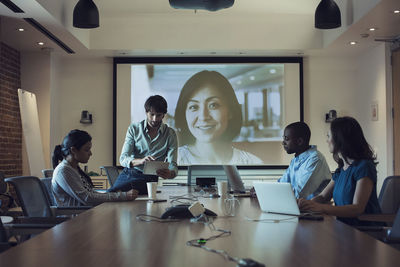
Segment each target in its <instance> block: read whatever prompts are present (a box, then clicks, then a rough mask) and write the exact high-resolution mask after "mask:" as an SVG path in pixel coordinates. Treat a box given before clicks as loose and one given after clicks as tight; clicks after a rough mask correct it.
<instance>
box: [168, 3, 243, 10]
mask: <svg viewBox="0 0 400 267" xmlns="http://www.w3.org/2000/svg"><path fill="white" fill-rule="evenodd" d="M234 3H235V0H213V1H209V0H169V5H170V6H171V7H173V8H177V9H194V10H197V9H204V10H208V11H218V10H220V9H224V8H228V7H231V6H233V4H234Z"/></svg>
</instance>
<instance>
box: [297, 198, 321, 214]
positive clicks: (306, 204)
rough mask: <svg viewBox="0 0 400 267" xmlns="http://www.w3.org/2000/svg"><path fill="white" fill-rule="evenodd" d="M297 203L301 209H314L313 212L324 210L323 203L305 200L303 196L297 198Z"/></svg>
mask: <svg viewBox="0 0 400 267" xmlns="http://www.w3.org/2000/svg"><path fill="white" fill-rule="evenodd" d="M297 205H298V206H299V209H300V210H301V211H315V212H321V213H323V212H325V209H324V206H325V205H324V204H321V203H318V202H316V201H313V200H306V199H304V198H300V199H298V200H297Z"/></svg>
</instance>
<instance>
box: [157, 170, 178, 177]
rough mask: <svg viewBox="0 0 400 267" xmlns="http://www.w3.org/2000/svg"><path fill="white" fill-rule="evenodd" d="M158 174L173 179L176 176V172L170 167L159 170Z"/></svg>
mask: <svg viewBox="0 0 400 267" xmlns="http://www.w3.org/2000/svg"><path fill="white" fill-rule="evenodd" d="M157 175H158V176H160V177H161V178H164V179H173V178H175V176H176V174H175V172H174V171H171V170H169V169H160V170H157Z"/></svg>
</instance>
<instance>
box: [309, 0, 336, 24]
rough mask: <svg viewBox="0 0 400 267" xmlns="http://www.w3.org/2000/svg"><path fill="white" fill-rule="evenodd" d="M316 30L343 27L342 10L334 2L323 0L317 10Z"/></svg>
mask: <svg viewBox="0 0 400 267" xmlns="http://www.w3.org/2000/svg"><path fill="white" fill-rule="evenodd" d="M314 22H315V28H317V29H334V28H338V27H340V26H342V19H341V15H340V9H339V7H338V5H337V4H336V3H335V1H333V0H321V2H320V3H319V5H318V6H317V9H316V10H315V21H314Z"/></svg>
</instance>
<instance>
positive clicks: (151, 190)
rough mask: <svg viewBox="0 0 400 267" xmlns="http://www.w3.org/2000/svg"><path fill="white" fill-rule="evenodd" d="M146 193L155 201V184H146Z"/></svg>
mask: <svg viewBox="0 0 400 267" xmlns="http://www.w3.org/2000/svg"><path fill="white" fill-rule="evenodd" d="M147 193H148V196H149V198H150V199H156V198H157V196H156V194H157V182H148V183H147Z"/></svg>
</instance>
